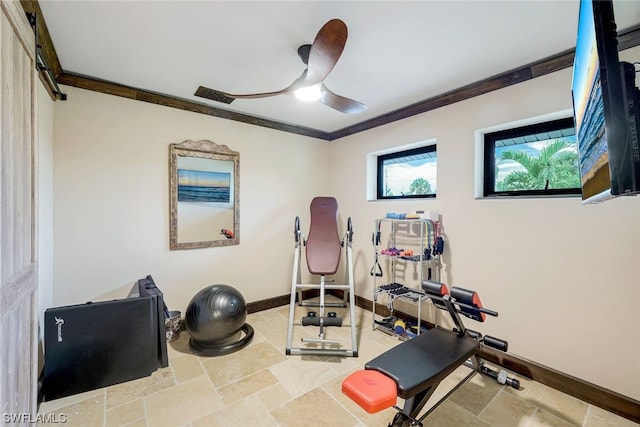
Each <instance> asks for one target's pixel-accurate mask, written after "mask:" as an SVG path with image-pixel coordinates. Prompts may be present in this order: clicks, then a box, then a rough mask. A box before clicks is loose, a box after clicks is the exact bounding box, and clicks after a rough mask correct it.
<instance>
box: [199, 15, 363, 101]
mask: <svg viewBox="0 0 640 427" xmlns="http://www.w3.org/2000/svg"><path fill="white" fill-rule="evenodd" d="M346 43H347V26H346V24H345V23H344V22H342V21H341V20H340V19H332V20H330V21H329V22H327V23H326V24H324V25H323V26H322V28H320V31H318V34H317V35H316V38H315V39H314V40H313V44H305V45H302V46H300V47H299V48H298V56H300V59H302V62H304V64H305V65H306V66H307V68H306V70H304V71H303V72H302V75H301V76H300V77H298V78H297V79H296V80H294V81H293V83H291V84H290V85H289V86H287V87H286V88H284V89H282V90H278V91H275V92H264V93H252V94H230V93H226V92H221V91H218V90H215V89H210V88H207V87H204V86H200V87H198V89H197V90H196V92H195V94H194V95H195V96H199V97H202V98H207V99H211V100H213V101H218V102H224V103H225V104H231V102H233V100H235V99H252V98H266V97H269V96H276V95H291V94H295V95H296V96H297V97H299V98H300V99H305V98H307V99H305V100H314V99H317V100H319V101H320V102H322V103H323V104H325V105H327V106H329V107H331V108H333V109H335V110H338V111H340V112H342V113H346V114H355V113H360V112H362V111H364V110H366V109H367V106H366V105H364V104H362V103H361V102H358V101H355V100H353V99H349V98H345V97H344V96H340V95H337V94H335V93H333V92H331V91H330V90H329V88H327V86H326V85H325V84H324V80H325V79H326V78H327V76H328V75H329V73H330V72H331V70H333V67H334V66H335V65H336V63H337V62H338V59H340V55H341V54H342V51H343V50H344V46H345V44H346ZM314 95H315V96H314Z"/></svg>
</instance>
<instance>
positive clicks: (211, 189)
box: [178, 169, 231, 203]
mask: <svg viewBox="0 0 640 427" xmlns="http://www.w3.org/2000/svg"><path fill="white" fill-rule="evenodd" d="M230 189H231V174H230V173H227V172H213V171H202V170H192V169H178V202H199V203H210V202H217V203H229V202H230V201H231V198H230Z"/></svg>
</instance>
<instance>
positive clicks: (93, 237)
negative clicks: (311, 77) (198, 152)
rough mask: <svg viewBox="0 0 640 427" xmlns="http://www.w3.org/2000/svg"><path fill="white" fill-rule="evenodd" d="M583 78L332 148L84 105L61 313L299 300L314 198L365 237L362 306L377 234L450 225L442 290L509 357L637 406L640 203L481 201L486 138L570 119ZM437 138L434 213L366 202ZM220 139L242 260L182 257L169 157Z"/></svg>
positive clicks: (68, 175) (74, 128) (154, 110)
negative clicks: (468, 306)
mask: <svg viewBox="0 0 640 427" xmlns="http://www.w3.org/2000/svg"><path fill="white" fill-rule="evenodd" d="M570 80H571V76H570V71H569V70H566V71H563V72H559V73H555V74H553V75H549V76H546V77H542V78H539V79H536V80H533V81H529V82H526V83H522V84H519V85H516V86H513V87H510V88H507V89H503V90H500V91H497V92H493V93H490V94H487V95H484V96H480V97H477V98H474V99H471V100H468V101H465V102H461V103H458V104H455V105H451V106H448V107H445V108H441V109H438V110H435V111H432V112H429V113H425V114H422V115H419V116H416V117H412V118H409V119H406V120H402V121H400V122H397V123H393V124H390V125H387V126H384V127H380V128H377V129H373V130H370V131H367V132H363V133H360V134H356V135H353V136H350V137H347V138H344V139H342V140H339V141H335V142H332V143H329V142H324V141H318V140H313V139H309V138H304V137H300V136H296V135H290V134H286V133H282V132H277V131H272V130H267V129H263V128H259V127H255V126H249V125H243V124H240V123H235V122H231V121H225V120H219V119H216V118H211V117H207V116H202V115H198V114H192V113H188V112H183V111H178V110H173V109H170V108H165V107H160V106H155V105H150V104H145V103H140V102H135V101H131V100H127V99H121V98H116V97H112V96H108V95H103V94H97V93H92V92H88V91H84V90H79V89H75V88H67V87H65V88H64V90H65V91H66V92H67V93H68V94H69V100H68V101H66V102H59V103H56V105H55V132H54V135H55V150H54V151H55V152H54V195H55V197H54V209H55V210H54V212H55V215H54V227H55V260H54V283H55V286H54V303H55V304H56V305H62V304H72V303H81V302H84V301H88V300H92V299H93V300H95V299H100V298H110V297H118V296H122V295H123V294H126V292H127V290H128V288H129V287H130V286H131V282H132V281H134V280H135V279H137V278H139V277H142V276H144V275H146V274H152V275H153V276H154V277H155V279H156V282H157V283H158V285H159V286H160V287H161V288H162V290H163V291H164V293H165V296H166V300H167V302H168V303H169V305H170V306H171V308H175V309H179V310H184V308H185V307H186V305H187V303H188V302H189V300H190V298H191V296H193V295H194V294H195V292H197V291H198V290H199V289H200V288H202V287H204V286H206V285H208V284H212V283H226V284H230V285H232V286H235V287H237V288H238V289H239V290H240V291H241V292H242V293H243V295H244V296H245V298H246V299H247V300H248V301H257V300H261V299H266V298H270V297H274V296H278V295H283V294H287V293H288V292H289V287H290V280H291V262H292V259H291V258H292V255H293V245H292V244H293V241H292V237H293V236H292V227H293V218H294V217H295V216H296V215H300V216H301V218H302V223H303V230H306V229H307V228H308V206H309V201H310V199H311V198H312V197H313V196H315V195H323V194H330V195H334V196H335V197H336V198H337V199H338V201H339V203H340V221H341V223H344V221H345V219H346V217H347V216H351V217H352V218H353V221H354V229H355V237H354V239H355V240H354V258H355V264H356V293H357V294H358V295H361V296H363V297H365V298H368V299H371V292H372V281H371V277H370V276H369V269H370V268H371V265H372V261H373V260H372V248H371V232H372V231H373V230H372V228H373V220H374V218H376V217H379V216H383V215H384V214H385V212H388V211H394V212H399V211H409V210H414V209H428V210H436V211H439V212H440V213H441V214H442V217H443V225H444V232H445V235H446V239H447V246H446V254H445V264H446V266H445V275H444V278H445V280H446V281H447V282H448V283H449V284H451V285H457V286H462V287H467V288H473V289H477V290H478V291H479V292H480V294H481V296H482V298H483V300H484V302H485V305H486V306H488V307H490V308H493V309H495V310H497V311H499V312H500V317H499V318H498V319H493V318H491V319H489V320H488V321H487V322H486V324H484V325H473V327H474V328H476V329H479V330H481V331H483V332H485V333H489V334H493V335H496V336H499V337H503V338H505V339H507V340H509V342H510V346H511V351H512V352H513V353H515V354H517V355H519V356H522V357H526V358H529V359H532V360H535V361H537V362H539V363H542V364H545V365H548V366H550V367H552V368H555V369H558V370H561V371H564V372H567V373H569V374H572V375H575V376H577V377H580V378H583V379H585V380H587V381H591V382H594V383H596V384H599V385H601V386H603V387H606V388H610V389H612V390H614V391H617V392H620V393H622V394H625V395H628V396H631V397H634V398H636V399H640V385H639V384H638V381H637V379H638V378H640V334H638V333H637V332H638V327H639V326H640V311H639V310H637V307H638V304H640V268H639V267H638V260H639V259H640V221H638V213H640V197H639V198H631V199H623V200H613V201H610V202H607V203H606V204H603V205H598V206H582V205H581V203H580V201H579V199H577V198H559V199H521V200H476V199H475V198H474V164H475V158H474V155H475V154H474V147H475V141H474V132H475V130H477V129H481V128H486V127H490V126H494V125H499V124H502V123H506V122H511V121H516V120H522V119H526V118H530V117H535V116H539V115H544V114H548V113H552V112H557V111H562V110H567V109H569V108H570V107H571V99H570V96H569V89H568V88H569V86H570ZM431 138H436V139H437V142H438V197H437V198H436V199H435V200H427V201H395V202H368V201H367V200H366V180H365V175H366V173H365V167H366V155H367V154H368V153H371V152H374V151H377V150H382V149H385V148H390V147H394V146H398V145H404V144H409V143H414V142H417V141H421V140H426V139H431ZM184 139H211V140H213V141H215V142H217V143H221V144H227V145H229V147H230V148H232V149H233V150H236V151H239V152H240V155H241V160H240V182H241V195H240V203H241V236H242V237H241V244H240V245H239V246H235V247H224V248H210V249H200V250H191V251H169V249H168V240H169V237H168V189H167V188H168V175H167V169H168V166H167V156H168V154H167V153H168V145H169V144H170V143H172V142H180V141H182V140H184Z"/></svg>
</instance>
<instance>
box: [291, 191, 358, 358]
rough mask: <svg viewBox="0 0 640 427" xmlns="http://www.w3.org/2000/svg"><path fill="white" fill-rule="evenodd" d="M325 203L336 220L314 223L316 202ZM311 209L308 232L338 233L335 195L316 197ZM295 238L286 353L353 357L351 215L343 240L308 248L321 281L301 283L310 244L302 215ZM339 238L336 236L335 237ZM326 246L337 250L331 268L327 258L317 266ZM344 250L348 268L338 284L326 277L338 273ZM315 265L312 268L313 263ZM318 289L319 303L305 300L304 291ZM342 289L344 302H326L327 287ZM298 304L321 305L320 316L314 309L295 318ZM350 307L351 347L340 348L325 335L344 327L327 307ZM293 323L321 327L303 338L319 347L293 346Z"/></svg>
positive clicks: (313, 271) (355, 347)
mask: <svg viewBox="0 0 640 427" xmlns="http://www.w3.org/2000/svg"><path fill="white" fill-rule="evenodd" d="M324 202H328V203H326V204H329V205H332V206H331V207H330V208H329V209H331V208H333V209H335V211H334V212H329V215H328V217H329V218H330V216H331V214H332V215H333V221H327V222H325V223H323V222H322V221H318V223H319V224H320V226H315V225H314V224H317V223H314V204H315V205H316V206H317V205H325V203H324ZM311 206H312V209H311V231H310V232H309V235H310V236H311V235H312V233H314V227H316V228H315V233H316V235H320V234H321V235H323V236H324V235H325V231H326V234H330V233H331V232H334V233H335V232H336V231H335V230H337V224H336V222H335V221H336V220H335V217H336V215H337V202H336V201H335V199H333V198H332V197H316V198H314V199H313V201H312V204H311ZM325 214H326V212H325ZM325 226H327V227H331V226H333V227H334V230H333V231H332V230H328V231H327V230H323V229H322V227H325ZM294 238H295V247H294V256H293V273H292V280H291V300H290V304H289V323H288V330H287V346H286V350H285V353H286V354H287V355H310V354H313V355H328V356H350V357H357V356H358V343H357V337H356V314H355V292H354V281H353V257H352V241H353V227H352V223H351V218H350V217H349V218H348V220H347V230H346V232H345V234H344V236H343V237H342V240H336V241H335V242H332V241H327V239H323V240H324V241H323V242H321V243H320V244H316V248H315V250H314V251H313V252H312V253H311V254H310V252H309V250H308V249H307V250H306V258H307V265H308V267H310V268H309V272H310V273H311V274H312V275H319V276H320V283H319V284H318V283H301V258H302V248H303V247H306V246H307V240H306V239H305V236H304V234H303V233H302V231H301V230H300V218H299V217H296V218H295V223H294ZM336 239H337V238H336ZM335 245H339V247H338V248H337V251H338V252H337V256H336V254H335V250H336V248H335V247H332V246H335ZM324 249H328V250H329V252H332V251H333V252H334V253H333V254H329V257H335V258H331V259H330V260H329V265H332V264H333V263H334V262H335V265H332V266H331V267H328V268H326V267H324V266H325V265H327V263H326V262H325V261H326V260H321V262H320V264H321V265H322V267H320V268H318V267H317V265H318V263H317V262H316V261H317V258H318V257H320V258H322V257H323V256H324V254H318V251H324ZM342 250H344V252H345V259H346V268H345V283H344V284H336V283H335V282H333V281H332V280H329V279H327V277H326V276H328V275H332V274H334V273H335V272H336V270H337V267H338V263H339V258H340V252H341V251H342ZM312 264H315V266H314V267H313V268H312V267H311V265H312ZM310 289H317V290H318V291H319V294H320V295H319V297H320V298H319V299H320V300H319V302H314V301H304V300H303V298H302V297H303V295H302V291H303V290H310ZM334 289H335V290H342V291H343V300H342V302H338V303H332V302H327V301H326V300H325V293H326V291H327V290H334ZM296 297H297V304H298V305H299V306H307V307H318V311H319V313H318V315H315V313H314V312H310V313H309V314H308V315H307V316H305V317H303V318H302V319H301V320H300V322H299V323H297V322H296V321H295V319H294V317H295V304H296ZM347 306H348V307H349V313H350V320H349V323H350V325H349V327H350V329H351V347H350V348H340V347H339V346H340V344H341V343H340V341H338V340H331V339H327V338H326V337H325V330H326V328H327V327H329V326H342V318H340V317H337V316H335V313H328V312H325V309H326V307H347ZM294 326H318V327H319V334H318V338H302V339H301V342H303V343H310V344H316V345H318V347H293V330H294Z"/></svg>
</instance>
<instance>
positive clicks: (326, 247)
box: [305, 197, 342, 275]
mask: <svg viewBox="0 0 640 427" xmlns="http://www.w3.org/2000/svg"><path fill="white" fill-rule="evenodd" d="M310 210H311V227H310V229H309V237H308V238H307V244H306V251H305V252H306V257H307V267H308V268H309V273H311V274H320V275H324V274H334V273H335V272H336V271H337V270H338V265H339V264H340V251H341V248H342V246H341V245H340V236H339V235H338V202H337V201H336V199H335V198H333V197H315V198H314V199H313V200H312V201H311V206H310Z"/></svg>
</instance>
